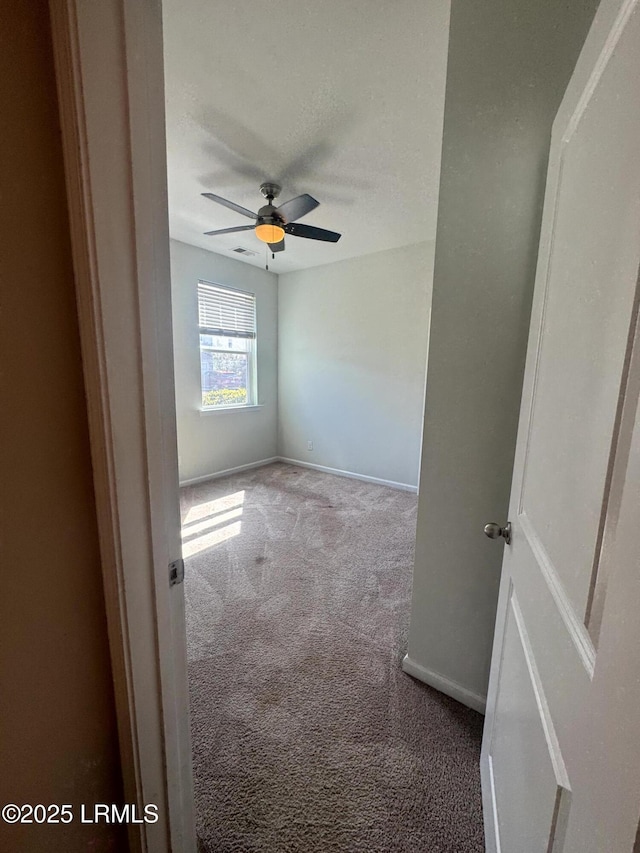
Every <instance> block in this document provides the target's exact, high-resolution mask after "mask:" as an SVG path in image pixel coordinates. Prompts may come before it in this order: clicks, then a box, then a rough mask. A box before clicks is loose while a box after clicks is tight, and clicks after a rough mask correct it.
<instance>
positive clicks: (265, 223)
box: [202, 182, 342, 252]
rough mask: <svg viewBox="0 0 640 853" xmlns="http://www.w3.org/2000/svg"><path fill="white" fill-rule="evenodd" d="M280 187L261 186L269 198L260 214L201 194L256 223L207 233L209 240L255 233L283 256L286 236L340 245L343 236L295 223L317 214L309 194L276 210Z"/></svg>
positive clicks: (219, 198)
mask: <svg viewBox="0 0 640 853" xmlns="http://www.w3.org/2000/svg"><path fill="white" fill-rule="evenodd" d="M280 190H281V187H280V186H278V184H272V183H270V182H267V183H264V184H261V185H260V192H261V193H262V195H263V196H264V197H265V198H266V200H267V203H266V204H265V205H264V206H263V207H261V208H260V210H259V211H258V212H257V213H252V212H251V211H250V210H247V208H246V207H242V206H241V205H239V204H235V202H233V201H228V200H227V199H226V198H221V197H220V196H219V195H214V193H202V195H203V196H204V197H205V198H209V199H211V201H215V202H217V203H218V204H222V205H224V206H225V207H228V208H230V209H231V210H235V211H236V213H241V214H242V215H243V216H248V217H249V219H255V224H254V225H238V226H236V227H235V228H220V229H219V230H218V231H205V232H204V233H205V235H206V236H208V237H211V236H214V235H215V234H235V233H236V232H238V231H255V234H256V237H257V238H258V239H259V240H262V242H263V243H267V245H268V246H269V248H270V249H271V251H272V252H284V235H285V234H291V236H292V237H306V238H307V240H324V241H326V242H328V243H337V242H338V240H339V239H340V237H341V236H342V235H341V234H338V233H336V232H335V231H327V230H326V229H325V228H316V227H314V226H313V225H300V224H299V223H298V222H297V221H296V220H298V219H301V218H302V217H303V216H306V215H307V213H311V211H312V210H315V208H316V207H318V205H319V204H320V202H318V201H316V200H315V198H312V197H311V196H310V195H308V194H307V193H304V194H303V195H298V196H296V197H295V198H292V199H290V200H289V201H285V203H284V204H281V205H280V207H274V206H273V203H272V202H273V200H274V198H277V197H278V195H279V194H280Z"/></svg>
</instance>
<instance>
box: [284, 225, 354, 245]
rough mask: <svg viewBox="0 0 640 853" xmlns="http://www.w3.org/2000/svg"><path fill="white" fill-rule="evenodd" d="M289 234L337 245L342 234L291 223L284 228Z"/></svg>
mask: <svg viewBox="0 0 640 853" xmlns="http://www.w3.org/2000/svg"><path fill="white" fill-rule="evenodd" d="M284 230H285V231H286V233H287V234H291V235H292V236H293V237H306V238H307V239H308V240H325V241H326V242H327V243H337V242H338V240H339V239H340V237H342V234H338V233H337V232H336V231H327V230H326V229H325V228H314V226H313V225H302V224H298V223H297V222H289V223H288V224H287V225H285V226H284Z"/></svg>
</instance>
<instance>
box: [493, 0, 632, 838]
mask: <svg viewBox="0 0 640 853" xmlns="http://www.w3.org/2000/svg"><path fill="white" fill-rule="evenodd" d="M639 5H640V0H624V2H622V0H603V2H602V3H601V6H600V8H599V10H598V13H597V15H596V19H595V21H594V24H593V26H592V28H591V31H590V33H589V36H588V38H587V41H586V44H585V46H584V49H583V51H582V53H581V55H580V59H579V61H578V64H577V67H576V70H575V72H574V75H573V77H572V79H571V82H570V84H569V87H568V89H567V92H566V95H565V98H564V100H563V102H562V105H561V107H560V110H559V112H558V115H557V117H556V120H555V123H554V128H553V137H552V144H551V158H550V164H549V172H548V180H547V192H546V199H545V210H544V217H543V226H542V236H541V244H540V254H539V258H538V271H537V279H536V288H535V295H534V305H533V314H532V324H531V332H530V338H529V350H528V357H527V367H526V374H525V383H524V391H523V398H522V408H521V414H520V426H519V433H518V443H517V450H516V459H515V469H514V477H513V484H512V493H511V502H510V508H509V521H510V522H511V526H512V533H511V535H512V541H511V544H505V546H504V547H505V556H504V563H503V569H502V581H501V588H500V598H499V603H498V618H497V627H496V636H495V642H494V649H493V659H492V666H491V678H490V684H489V695H488V703H487V719H486V726H485V734H484V741H483V749H482V759H481V769H482V786H483V798H484V810H485V828H486V836H487V851H491V853H493V851H502V853H638V850H640V841H639V840H638V839H637V837H636V836H637V833H638V822H639V817H640V427H639V426H638V424H637V414H638V413H637V408H638V386H639V384H640V353H639V352H638V349H639V348H640V341H639V339H638V334H637V300H638V271H639V267H640V9H639ZM487 520H489V519H487ZM634 845H635V846H634Z"/></svg>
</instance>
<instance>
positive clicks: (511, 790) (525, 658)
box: [489, 590, 571, 853]
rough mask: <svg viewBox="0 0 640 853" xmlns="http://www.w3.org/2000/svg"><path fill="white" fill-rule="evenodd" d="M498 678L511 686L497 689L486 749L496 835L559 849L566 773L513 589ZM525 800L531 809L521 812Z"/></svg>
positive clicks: (523, 847) (511, 843)
mask: <svg viewBox="0 0 640 853" xmlns="http://www.w3.org/2000/svg"><path fill="white" fill-rule="evenodd" d="M501 679H504V680H505V681H506V682H507V684H508V685H509V689H507V690H504V691H502V692H500V691H499V693H498V700H497V705H496V713H495V721H494V725H493V733H492V742H491V747H490V753H489V754H490V760H491V767H492V776H493V785H494V791H495V799H496V811H497V815H498V821H499V828H500V839H501V842H502V845H503V847H504V849H505V850H509V851H513V853H529V851H531V850H545V851H546V850H554V851H556V853H559V851H560V850H561V849H562V848H561V843H562V836H563V834H564V830H565V828H566V820H567V817H568V813H569V805H570V799H571V797H570V792H569V790H568V780H567V774H566V770H565V767H564V760H563V757H562V754H561V752H560V748H559V744H558V739H557V737H556V734H555V731H554V728H553V722H552V720H551V719H550V716H549V711H548V706H547V701H546V697H545V695H544V690H543V688H542V683H541V680H540V677H539V674H538V672H537V667H536V663H535V660H534V658H533V652H532V650H531V645H530V643H529V640H528V637H527V635H526V629H525V627H524V619H523V616H522V613H521V611H520V608H519V605H518V603H517V600H516V598H515V595H514V594H513V590H512V594H511V597H510V600H509V608H508V610H507V617H506V625H505V634H504V645H503V649H502V671H501ZM523 801H527V802H528V804H529V808H528V809H527V812H526V813H525V814H520V810H519V803H521V802H523Z"/></svg>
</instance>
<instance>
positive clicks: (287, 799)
mask: <svg viewBox="0 0 640 853" xmlns="http://www.w3.org/2000/svg"><path fill="white" fill-rule="evenodd" d="M416 503H417V499H416V497H415V495H412V494H409V493H406V492H400V491H396V490H393V489H388V488H385V487H381V486H376V485H369V484H367V483H362V482H360V481H356V480H348V479H345V478H341V477H334V476H332V475H328V474H322V473H318V472H315V471H310V470H307V469H302V468H296V467H293V466H290V465H284V464H275V465H270V466H268V467H265V468H260V469H255V470H253V471H247V472H246V473H244V474H240V475H237V476H233V477H228V478H225V479H223V480H215V481H211V482H208V483H205V484H202V485H199V486H192V487H190V488H186V489H184V490H183V492H182V510H183V513H182V515H183V541H184V548H185V555H186V556H187V560H186V578H185V594H186V602H187V637H188V653H189V679H190V689H191V712H192V736H193V755H194V773H195V789H196V813H197V828H198V834H199V836H200V841H201V847H202V850H203V851H206V853H422V851H423V852H424V853H482V851H484V842H483V832H482V812H481V800H480V779H479V772H478V760H479V753H480V738H481V729H482V717H481V716H480V715H479V714H476V713H475V712H473V711H471V710H469V709H467V708H465V707H463V706H462V705H459V704H458V703H456V702H454V701H453V700H451V699H448V698H446V697H444V696H442V695H441V694H439V693H437V692H436V691H434V690H431V689H430V688H428V687H426V686H425V685H423V684H420V683H419V682H416V681H414V680H413V679H411V678H410V677H409V676H407V675H405V674H404V673H403V672H402V671H401V669H400V662H401V659H402V656H403V654H404V651H405V642H406V640H405V638H406V630H407V623H408V614H409V604H410V589H411V566H412V559H413V542H414V537H415V519H416Z"/></svg>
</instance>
